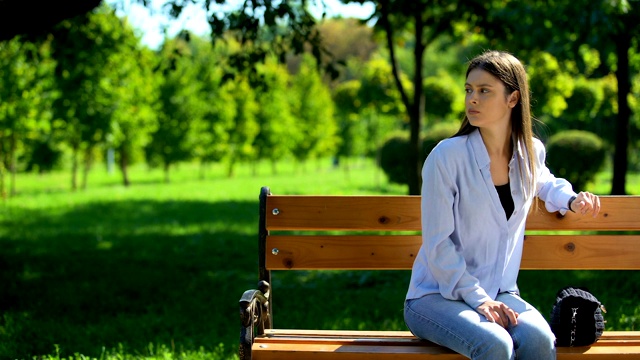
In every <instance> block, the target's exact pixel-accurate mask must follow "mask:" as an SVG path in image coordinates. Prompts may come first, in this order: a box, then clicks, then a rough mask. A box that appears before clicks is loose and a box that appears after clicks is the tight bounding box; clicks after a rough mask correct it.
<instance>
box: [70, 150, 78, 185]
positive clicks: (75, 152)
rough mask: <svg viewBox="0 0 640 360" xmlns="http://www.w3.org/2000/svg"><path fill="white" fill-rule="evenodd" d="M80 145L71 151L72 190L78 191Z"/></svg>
mask: <svg viewBox="0 0 640 360" xmlns="http://www.w3.org/2000/svg"><path fill="white" fill-rule="evenodd" d="M77 174H78V145H77V144H74V145H73V147H72V149H71V190H73V191H76V190H77V189H78V179H77Z"/></svg>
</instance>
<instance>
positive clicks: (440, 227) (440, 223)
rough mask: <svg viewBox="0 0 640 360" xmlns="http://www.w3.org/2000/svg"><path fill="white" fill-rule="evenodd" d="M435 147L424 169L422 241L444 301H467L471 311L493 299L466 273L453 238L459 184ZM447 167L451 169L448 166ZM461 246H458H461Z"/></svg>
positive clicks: (430, 270) (463, 262)
mask: <svg viewBox="0 0 640 360" xmlns="http://www.w3.org/2000/svg"><path fill="white" fill-rule="evenodd" d="M439 150H440V149H438V148H437V147H436V149H434V151H432V152H431V154H430V155H429V157H428V158H427V161H426V162H425V164H424V167H423V169H422V180H423V182H422V202H421V210H422V240H423V246H424V247H425V248H426V253H427V262H426V263H427V266H428V269H429V272H430V273H431V274H432V276H433V277H434V278H435V279H436V281H437V282H438V286H439V289H440V293H441V294H442V296H443V297H444V298H447V299H451V300H464V301H465V302H466V303H467V304H469V306H471V307H472V308H474V309H475V308H477V307H478V306H480V305H481V304H482V303H484V302H486V301H488V300H491V298H490V297H489V296H488V295H487V293H486V292H485V291H484V289H482V288H481V287H480V285H479V281H478V279H477V278H475V277H474V276H472V275H471V274H470V273H469V272H468V271H467V264H466V261H465V259H464V256H463V255H462V254H461V253H460V252H459V251H458V250H457V245H456V244H455V243H454V241H453V240H452V238H451V235H452V234H453V233H454V230H455V228H454V226H455V221H454V209H453V208H454V202H455V198H456V194H457V189H456V186H457V185H456V182H455V180H454V177H453V176H452V174H451V173H450V169H451V165H452V164H446V163H445V162H446V161H445V158H444V155H445V154H443V153H442V152H440V151H439ZM447 165H448V166H447ZM458 245H459V244H458Z"/></svg>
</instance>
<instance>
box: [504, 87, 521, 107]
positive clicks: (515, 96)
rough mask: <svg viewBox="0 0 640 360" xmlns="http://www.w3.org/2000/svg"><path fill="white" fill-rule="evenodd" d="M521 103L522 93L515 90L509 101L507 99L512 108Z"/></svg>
mask: <svg viewBox="0 0 640 360" xmlns="http://www.w3.org/2000/svg"><path fill="white" fill-rule="evenodd" d="M519 102H520V91H519V90H514V91H513V92H512V93H511V95H509V99H507V103H508V105H509V107H510V108H512V109H513V108H514V107H515V106H516V105H517V104H518V103H519Z"/></svg>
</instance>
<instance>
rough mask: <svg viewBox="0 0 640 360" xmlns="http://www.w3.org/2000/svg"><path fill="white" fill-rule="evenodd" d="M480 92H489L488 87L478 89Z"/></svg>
mask: <svg viewBox="0 0 640 360" xmlns="http://www.w3.org/2000/svg"><path fill="white" fill-rule="evenodd" d="M480 92H481V93H488V92H489V89H481V90H480Z"/></svg>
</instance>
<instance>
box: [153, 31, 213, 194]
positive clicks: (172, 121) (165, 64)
mask: <svg viewBox="0 0 640 360" xmlns="http://www.w3.org/2000/svg"><path fill="white" fill-rule="evenodd" d="M189 40H190V35H189V34H188V33H182V34H180V35H179V36H178V37H176V38H175V39H172V40H167V41H165V43H164V45H163V47H162V49H161V50H160V56H161V57H162V59H161V64H160V66H159V68H158V71H160V73H161V74H162V78H163V80H162V82H161V84H160V86H159V91H160V97H159V101H160V105H159V112H158V127H157V128H156V130H155V131H154V132H153V133H152V134H151V141H150V142H149V143H148V144H147V146H146V147H145V156H146V158H147V161H148V162H149V163H150V164H151V165H157V164H161V165H162V167H163V170H164V173H165V181H166V182H169V180H170V178H169V171H170V169H171V166H172V165H174V164H176V163H178V162H180V161H185V160H189V159H191V158H192V156H193V152H192V148H193V143H192V141H193V138H192V137H191V135H192V134H193V126H194V124H196V123H198V122H200V121H201V119H202V118H203V116H204V115H205V113H206V109H207V105H206V103H205V99H204V98H203V97H202V96H201V90H202V82H201V81H199V80H198V77H199V73H198V68H197V67H196V66H194V62H193V49H192V47H191V46H190V43H189Z"/></svg>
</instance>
